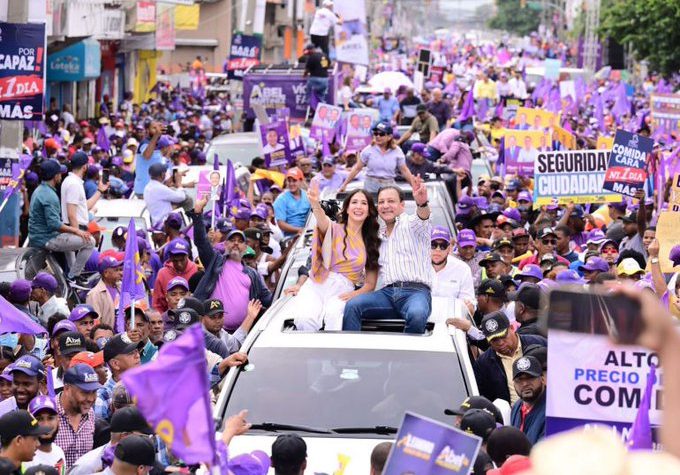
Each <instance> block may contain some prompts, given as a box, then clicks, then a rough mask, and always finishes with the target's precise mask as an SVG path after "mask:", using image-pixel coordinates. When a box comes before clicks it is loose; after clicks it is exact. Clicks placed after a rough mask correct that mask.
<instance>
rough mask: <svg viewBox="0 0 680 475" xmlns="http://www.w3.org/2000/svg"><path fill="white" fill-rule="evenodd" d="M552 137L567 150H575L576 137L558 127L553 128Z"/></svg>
mask: <svg viewBox="0 0 680 475" xmlns="http://www.w3.org/2000/svg"><path fill="white" fill-rule="evenodd" d="M553 137H554V138H555V140H557V141H558V142H559V143H561V144H562V145H563V147H564V148H566V149H568V150H574V149H575V148H576V136H575V135H574V134H572V133H571V132H569V131H568V130H566V129H564V128H562V127H560V126H559V125H556V126H555V127H554V128H553Z"/></svg>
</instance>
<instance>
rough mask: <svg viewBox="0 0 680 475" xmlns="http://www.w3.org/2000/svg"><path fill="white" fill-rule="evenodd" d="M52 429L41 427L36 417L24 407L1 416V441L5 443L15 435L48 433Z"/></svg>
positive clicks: (35, 435)
mask: <svg viewBox="0 0 680 475" xmlns="http://www.w3.org/2000/svg"><path fill="white" fill-rule="evenodd" d="M51 430H52V429H49V428H47V427H40V425H39V424H38V421H37V420H36V418H35V417H33V416H32V415H31V413H30V412H28V411H25V410H23V409H17V410H15V411H11V412H8V413H6V414H5V415H3V416H2V417H0V441H2V444H3V445H5V444H7V443H9V442H11V441H12V440H13V439H14V438H15V437H19V436H20V435H22V436H34V437H37V436H39V435H44V434H47V433H49V432H50V431H51Z"/></svg>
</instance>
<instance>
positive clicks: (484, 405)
mask: <svg viewBox="0 0 680 475" xmlns="http://www.w3.org/2000/svg"><path fill="white" fill-rule="evenodd" d="M470 409H485V410H487V411H489V412H490V413H492V414H493V416H494V418H495V419H496V422H498V423H499V424H502V423H503V416H502V415H501V411H499V410H498V408H497V407H496V406H494V405H493V403H492V402H491V401H489V400H488V399H487V398H485V397H484V396H468V397H466V398H465V400H464V401H463V402H462V403H460V407H459V408H458V409H444V414H446V415H448V416H462V415H464V414H465V413H466V412H467V411H469V410H470Z"/></svg>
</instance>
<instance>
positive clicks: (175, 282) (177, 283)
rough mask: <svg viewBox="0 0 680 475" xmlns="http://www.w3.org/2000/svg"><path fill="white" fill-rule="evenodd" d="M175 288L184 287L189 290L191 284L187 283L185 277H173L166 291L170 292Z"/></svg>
mask: <svg viewBox="0 0 680 475" xmlns="http://www.w3.org/2000/svg"><path fill="white" fill-rule="evenodd" d="M175 287H184V289H186V290H189V282H187V280H186V279H185V278H184V277H173V278H172V279H170V282H168V285H167V286H166V288H165V290H166V291H168V292H170V291H171V290H172V289H174V288H175Z"/></svg>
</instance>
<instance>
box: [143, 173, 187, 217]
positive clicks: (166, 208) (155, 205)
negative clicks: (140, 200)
mask: <svg viewBox="0 0 680 475" xmlns="http://www.w3.org/2000/svg"><path fill="white" fill-rule="evenodd" d="M165 171H166V166H165V164H164V163H154V164H153V165H151V166H150V167H149V177H150V178H151V181H149V183H148V184H147V185H146V187H145V188H144V202H145V203H146V208H147V209H148V210H149V215H150V216H151V224H152V225H156V224H158V223H160V222H162V221H163V220H164V219H165V217H166V216H168V215H169V214H170V213H172V210H173V209H174V208H176V207H177V206H178V205H179V204H180V203H182V202H183V201H185V200H186V199H187V195H186V193H185V192H184V190H177V189H173V188H170V187H169V186H167V185H166V184H165V183H163V181H164V180H165Z"/></svg>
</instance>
